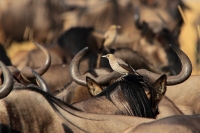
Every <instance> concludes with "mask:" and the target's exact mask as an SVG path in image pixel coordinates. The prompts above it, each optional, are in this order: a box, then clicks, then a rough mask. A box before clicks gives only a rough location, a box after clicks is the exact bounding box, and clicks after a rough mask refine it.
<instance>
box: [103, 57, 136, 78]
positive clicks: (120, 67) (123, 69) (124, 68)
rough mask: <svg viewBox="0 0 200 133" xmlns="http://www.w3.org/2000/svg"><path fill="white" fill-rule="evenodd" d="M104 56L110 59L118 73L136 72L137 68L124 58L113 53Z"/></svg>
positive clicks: (111, 64)
mask: <svg viewBox="0 0 200 133" xmlns="http://www.w3.org/2000/svg"><path fill="white" fill-rule="evenodd" d="M102 57H105V58H107V59H108V60H109V63H110V66H111V68H112V69H113V70H114V71H116V72H118V73H121V74H125V75H127V74H129V73H131V72H133V73H135V70H134V69H133V68H132V67H131V66H129V65H128V64H127V63H126V62H124V61H123V60H122V59H119V58H116V57H115V56H114V55H113V54H107V55H103V56H102Z"/></svg>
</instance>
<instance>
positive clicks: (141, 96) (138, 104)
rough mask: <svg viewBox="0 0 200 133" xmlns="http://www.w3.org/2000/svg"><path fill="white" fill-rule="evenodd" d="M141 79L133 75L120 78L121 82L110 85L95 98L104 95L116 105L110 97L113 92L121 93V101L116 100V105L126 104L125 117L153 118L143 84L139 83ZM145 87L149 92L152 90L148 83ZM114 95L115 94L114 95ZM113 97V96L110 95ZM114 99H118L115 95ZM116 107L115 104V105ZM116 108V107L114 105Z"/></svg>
mask: <svg viewBox="0 0 200 133" xmlns="http://www.w3.org/2000/svg"><path fill="white" fill-rule="evenodd" d="M141 79H142V77H138V76H135V75H127V76H126V77H123V78H121V80H119V81H117V82H115V83H114V84H112V85H110V86H109V87H108V88H106V89H105V90H104V91H103V92H102V93H100V94H99V95H97V96H102V95H106V96H107V98H108V99H109V100H110V101H112V102H113V103H116V102H115V101H113V100H112V98H111V95H112V93H113V92H116V91H117V93H122V95H123V99H119V98H118V101H117V102H118V103H120V104H121V103H123V102H127V103H128V106H129V107H126V108H128V112H130V113H129V114H126V115H132V114H133V115H134V116H140V117H147V118H155V117H156V116H155V114H154V113H153V111H152V108H151V101H152V100H150V101H149V100H148V98H147V95H146V94H145V91H144V85H143V84H144V83H146V82H144V83H143V84H142V83H141ZM145 87H148V89H149V90H152V88H151V87H152V86H150V85H149V84H148V83H147V85H146V86H145ZM115 94H116V93H115ZM112 96H113V95H112ZM116 97H118V96H117V95H116ZM115 105H116V104H115ZM116 106H117V105H116Z"/></svg>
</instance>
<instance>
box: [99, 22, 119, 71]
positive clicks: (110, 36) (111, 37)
mask: <svg viewBox="0 0 200 133" xmlns="http://www.w3.org/2000/svg"><path fill="white" fill-rule="evenodd" d="M119 28H121V26H120V25H111V26H110V27H109V28H108V30H107V31H106V32H105V33H104V40H103V42H102V44H103V45H102V47H101V49H100V52H99V53H97V65H96V67H97V68H99V66H100V62H101V56H102V52H103V51H104V50H105V51H106V52H107V53H111V51H113V49H112V48H110V47H111V45H112V44H114V42H115V40H116V37H117V29H119Z"/></svg>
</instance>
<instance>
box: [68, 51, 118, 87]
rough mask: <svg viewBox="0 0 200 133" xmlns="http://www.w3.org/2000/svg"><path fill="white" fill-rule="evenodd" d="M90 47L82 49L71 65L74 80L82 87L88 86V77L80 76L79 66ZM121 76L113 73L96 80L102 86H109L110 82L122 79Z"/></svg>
mask: <svg viewBox="0 0 200 133" xmlns="http://www.w3.org/2000/svg"><path fill="white" fill-rule="evenodd" d="M87 50H88V47H86V48H84V49H82V50H81V51H79V52H78V53H77V54H76V55H75V57H74V58H73V59H72V61H71V64H70V74H71V76H72V79H73V80H74V81H75V82H76V83H77V84H80V85H84V86H86V85H87V83H86V76H83V75H81V74H80V72H79V64H80V60H81V58H82V57H83V55H84V54H85V53H86V52H87ZM120 76H121V74H119V73H117V72H115V71H113V72H112V73H110V74H107V75H104V76H101V77H97V78H95V79H94V80H95V81H96V82H97V83H99V84H100V85H104V84H107V83H108V82H110V81H111V80H112V79H116V78H118V77H120Z"/></svg>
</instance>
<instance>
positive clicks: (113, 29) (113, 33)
mask: <svg viewBox="0 0 200 133" xmlns="http://www.w3.org/2000/svg"><path fill="white" fill-rule="evenodd" d="M119 28H121V26H119V25H111V26H110V27H109V29H108V30H107V31H106V32H105V34H104V39H105V40H104V43H103V46H104V47H110V46H111V45H112V44H113V43H114V42H115V40H116V37H117V29H119Z"/></svg>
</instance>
